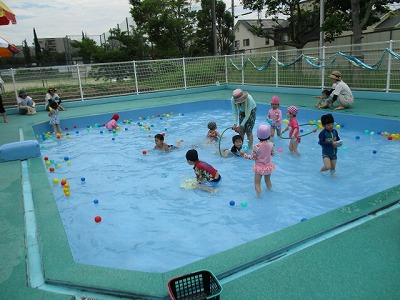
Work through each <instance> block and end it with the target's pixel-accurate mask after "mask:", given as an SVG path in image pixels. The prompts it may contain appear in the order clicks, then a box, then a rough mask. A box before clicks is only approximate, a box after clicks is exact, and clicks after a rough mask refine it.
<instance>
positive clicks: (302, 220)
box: [300, 218, 308, 222]
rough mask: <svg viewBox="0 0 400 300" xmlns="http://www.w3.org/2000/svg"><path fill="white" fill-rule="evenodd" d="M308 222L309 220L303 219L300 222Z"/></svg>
mask: <svg viewBox="0 0 400 300" xmlns="http://www.w3.org/2000/svg"><path fill="white" fill-rule="evenodd" d="M307 220H308V219H307V218H303V219H301V220H300V222H305V221H307Z"/></svg>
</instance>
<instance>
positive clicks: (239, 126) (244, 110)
mask: <svg viewBox="0 0 400 300" xmlns="http://www.w3.org/2000/svg"><path fill="white" fill-rule="evenodd" d="M231 104H232V113H233V120H234V124H233V126H232V129H233V130H235V131H236V132H237V133H239V134H240V136H241V137H242V138H244V134H245V133H246V135H247V139H248V141H249V143H248V146H249V149H251V148H252V147H253V127H254V123H255V122H256V112H257V105H256V101H254V99H253V97H252V96H251V95H249V94H248V93H247V92H244V91H242V90H241V89H236V90H234V91H233V94H232V98H231Z"/></svg>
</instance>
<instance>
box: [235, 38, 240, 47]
mask: <svg viewBox="0 0 400 300" xmlns="http://www.w3.org/2000/svg"><path fill="white" fill-rule="evenodd" d="M235 47H236V48H239V47H240V41H239V40H237V41H235Z"/></svg>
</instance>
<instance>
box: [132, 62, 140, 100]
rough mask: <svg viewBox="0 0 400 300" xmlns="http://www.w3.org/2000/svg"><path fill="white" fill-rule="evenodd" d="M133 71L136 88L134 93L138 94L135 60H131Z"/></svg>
mask: <svg viewBox="0 0 400 300" xmlns="http://www.w3.org/2000/svg"><path fill="white" fill-rule="evenodd" d="M133 73H134V74H135V89H136V95H138V94H139V85H138V80H137V71H136V61H135V60H134V61H133Z"/></svg>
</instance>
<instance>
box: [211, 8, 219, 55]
mask: <svg viewBox="0 0 400 300" xmlns="http://www.w3.org/2000/svg"><path fill="white" fill-rule="evenodd" d="M215 1H217V0H211V2H212V3H211V22H212V35H213V49H214V55H217V54H218V47H217V27H216V26H217V24H216V23H217V22H216V21H217V18H216V16H215Z"/></svg>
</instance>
